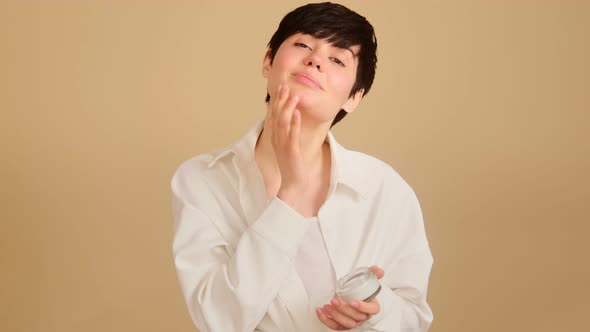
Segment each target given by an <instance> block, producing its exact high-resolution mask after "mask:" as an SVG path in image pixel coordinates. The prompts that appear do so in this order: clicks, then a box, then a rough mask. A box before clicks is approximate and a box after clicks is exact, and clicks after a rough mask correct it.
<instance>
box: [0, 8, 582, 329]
mask: <svg viewBox="0 0 590 332" xmlns="http://www.w3.org/2000/svg"><path fill="white" fill-rule="evenodd" d="M304 3H305V2H301V1H233V2H230V1H207V2H204V1H57V0H38V1H34V0H20V1H2V3H1V4H0V41H1V45H0V48H1V52H0V110H1V117H0V135H1V137H0V147H1V151H0V153H1V156H2V162H1V163H0V174H1V183H0V199H1V204H2V206H1V209H0V218H1V229H0V235H1V239H0V260H1V261H0V269H1V271H0V330H2V331H10V332H21V331H22V332H25V331H26V332H37V331H39V332H41V331H44V332H47V331H55V332H70V331H71V332H79V331H89V332H92V331H126V332H127V331H144V332H150V331H195V328H194V327H193V325H192V322H191V321H190V318H189V315H188V313H187V310H186V307H185V304H184V303H183V300H182V295H181V292H180V289H179V286H178V283H177V280H176V274H175V270H174V266H173V261H172V252H171V240H172V215H171V204H170V203H171V194H170V189H169V188H170V187H169V183H170V178H171V176H172V174H173V173H174V171H175V169H176V167H178V165H179V164H180V163H181V162H182V161H184V160H186V159H188V158H190V157H192V156H194V155H197V154H200V153H203V152H206V151H210V150H212V149H215V148H219V147H222V146H225V145H226V144H229V143H231V142H233V141H234V140H236V139H237V138H239V137H240V136H241V135H243V134H244V133H245V132H246V131H247V130H248V129H249V128H251V127H252V126H253V125H254V124H255V123H257V122H258V121H259V120H261V119H262V117H263V116H264V113H265V104H264V102H263V99H264V96H265V94H266V91H265V81H264V80H263V78H262V76H261V72H260V66H261V63H262V58H263V55H264V52H265V48H266V43H267V42H268V40H269V39H270V37H271V35H272V33H273V32H274V31H275V29H276V28H277V26H278V23H279V21H280V19H281V18H282V17H283V16H284V15H285V14H286V13H287V12H289V11H290V10H292V9H294V8H295V7H297V6H299V5H302V4H304ZM343 3H344V4H345V5H347V6H349V7H350V8H351V9H353V10H356V11H358V12H359V13H361V14H362V15H364V16H366V17H367V18H368V19H369V20H370V22H372V24H373V25H374V27H375V29H376V32H377V37H378V41H379V63H378V70H377V76H376V79H375V83H374V86H373V89H372V90H371V92H370V93H369V94H368V96H367V97H366V98H365V100H363V102H362V103H361V105H360V107H359V109H358V110H357V112H355V113H354V114H352V115H350V116H348V117H347V118H345V119H344V120H343V122H342V123H340V124H339V125H337V126H336V127H335V129H334V133H335V135H336V137H337V138H338V139H339V140H340V142H341V143H342V144H344V145H345V146H347V147H348V148H350V149H355V150H361V151H364V152H366V153H369V154H372V155H374V156H376V157H378V158H380V159H382V160H384V161H386V162H387V163H389V164H391V165H392V166H393V167H394V168H395V169H396V170H397V171H398V172H399V173H400V174H401V175H402V176H403V177H404V178H405V179H406V180H407V181H408V182H409V183H410V185H411V186H412V187H413V188H414V189H415V191H416V193H417V195H418V198H419V199H420V201H421V203H422V208H423V212H424V217H425V223H426V230H427V234H428V237H429V240H430V245H431V249H432V252H433V255H434V259H435V261H434V266H433V270H432V274H431V278H430V288H429V293H428V299H429V303H430V305H431V306H432V309H433V311H434V314H435V319H434V322H433V325H432V328H431V331H432V332H463V331H465V332H473V331H477V332H488V331H489V332H492V331H494V332H496V331H547V332H549V331H550V332H555V331H590V323H589V322H588V319H587V315H588V312H589V311H590V305H589V303H590V302H589V299H590V286H589V285H588V282H589V281H590V269H589V267H588V254H589V252H590V246H589V245H588V237H589V236H590V227H589V223H590V218H589V216H590V213H589V212H588V211H589V209H588V207H587V206H586V204H588V201H589V199H590V190H589V187H590V181H589V175H588V171H589V170H590V151H589V150H590V143H589V142H590V137H589V132H590V125H589V122H590V116H589V111H590V91H589V90H590V88H589V87H590V68H589V61H588V59H590V51H589V41H590V39H589V37H588V32H589V31H590V5H589V2H587V1H563V0H561V1H559V0H555V1H532V0H530V1H491V0H490V1H467V0H465V1H459V0H457V1H425V0H423V1H415V0H407V1H344V2H343Z"/></svg>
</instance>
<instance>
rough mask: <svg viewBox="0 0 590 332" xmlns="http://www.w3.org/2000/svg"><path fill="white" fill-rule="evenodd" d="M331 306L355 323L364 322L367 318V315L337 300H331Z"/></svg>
mask: <svg viewBox="0 0 590 332" xmlns="http://www.w3.org/2000/svg"><path fill="white" fill-rule="evenodd" d="M330 303H332V306H334V308H335V309H336V310H338V311H339V312H341V313H342V314H344V315H346V316H348V317H350V318H352V319H354V320H355V321H357V322H364V321H366V320H367V319H368V318H369V315H368V314H366V313H364V312H360V311H358V310H356V309H355V308H353V307H351V306H350V305H349V304H348V303H346V302H343V301H341V300H338V299H332V301H331V302H330Z"/></svg>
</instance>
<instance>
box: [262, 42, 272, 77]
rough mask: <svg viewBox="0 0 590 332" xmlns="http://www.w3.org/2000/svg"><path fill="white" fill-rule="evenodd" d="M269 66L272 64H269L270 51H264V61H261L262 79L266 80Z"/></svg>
mask: <svg viewBox="0 0 590 332" xmlns="http://www.w3.org/2000/svg"><path fill="white" fill-rule="evenodd" d="M271 66H272V64H271V63H270V49H268V50H266V54H265V55H264V59H263V60H262V77H264V78H268V75H269V73H270V68H271Z"/></svg>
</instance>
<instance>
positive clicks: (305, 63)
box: [262, 33, 362, 123]
mask: <svg viewBox="0 0 590 332" xmlns="http://www.w3.org/2000/svg"><path fill="white" fill-rule="evenodd" d="M358 51H359V46H358V45H355V46H353V47H351V48H350V49H343V48H338V47H336V46H334V45H332V44H331V43H329V42H328V41H327V40H325V39H318V38H315V37H313V36H311V35H305V34H302V33H297V34H294V35H292V36H290V37H289V38H287V39H286V40H285V41H284V42H283V43H282V44H281V46H280V47H279V49H278V50H277V53H276V55H275V58H274V60H273V63H272V64H271V63H270V58H269V57H268V56H265V58H264V62H263V68H262V73H263V76H264V77H265V78H266V79H267V90H268V92H269V94H270V96H271V99H272V98H274V97H275V95H276V91H277V89H278V86H279V85H280V84H281V83H285V84H287V85H288V86H289V91H290V93H291V95H293V96H298V97H299V103H298V105H297V109H299V110H300V111H301V114H302V118H303V119H308V120H311V121H314V122H318V123H324V122H331V121H332V120H333V119H334V117H335V116H336V114H337V113H338V111H339V110H340V109H344V110H346V111H348V112H352V111H353V110H354V109H355V107H356V105H357V104H358V102H359V101H360V99H361V98H362V93H357V94H356V95H355V96H353V97H350V98H349V95H350V91H351V90H352V86H353V85H354V82H355V80H356V71H357V66H358V57H357V56H356V54H358Z"/></svg>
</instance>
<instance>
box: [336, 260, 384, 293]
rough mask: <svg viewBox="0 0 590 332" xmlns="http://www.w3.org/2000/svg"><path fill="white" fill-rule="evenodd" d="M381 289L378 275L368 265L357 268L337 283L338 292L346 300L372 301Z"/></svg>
mask: <svg viewBox="0 0 590 332" xmlns="http://www.w3.org/2000/svg"><path fill="white" fill-rule="evenodd" d="M380 290H381V285H380V284H379V280H378V279H377V276H376V275H375V273H373V270H371V269H370V268H368V267H359V268H356V269H354V270H353V271H352V272H350V273H349V274H347V275H345V276H344V277H342V278H340V279H338V281H337V283H336V294H338V297H340V298H341V299H342V300H343V301H345V302H350V301H352V300H362V301H365V302H368V301H371V300H372V299H373V298H374V297H375V296H377V294H378V293H379V291H380Z"/></svg>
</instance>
